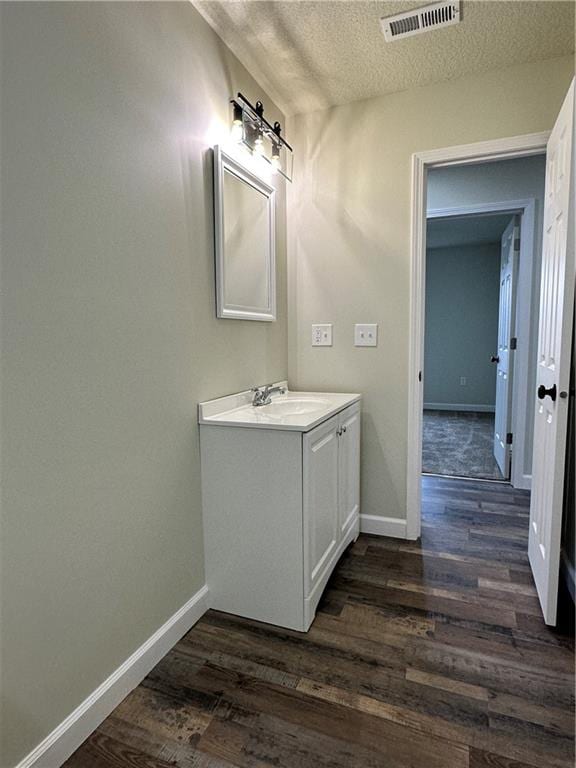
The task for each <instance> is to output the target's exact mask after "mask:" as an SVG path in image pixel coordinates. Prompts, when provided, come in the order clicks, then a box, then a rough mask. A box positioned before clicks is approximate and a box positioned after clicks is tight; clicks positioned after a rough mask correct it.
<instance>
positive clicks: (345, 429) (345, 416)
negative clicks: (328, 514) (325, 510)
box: [338, 403, 360, 537]
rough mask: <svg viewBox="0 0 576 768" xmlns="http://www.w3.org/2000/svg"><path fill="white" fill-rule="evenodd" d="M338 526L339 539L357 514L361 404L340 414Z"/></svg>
mask: <svg viewBox="0 0 576 768" xmlns="http://www.w3.org/2000/svg"><path fill="white" fill-rule="evenodd" d="M339 431H340V438H339V442H340V451H339V471H338V524H339V526H340V537H342V536H343V535H344V534H345V533H346V532H347V531H348V530H349V529H350V526H351V525H352V524H353V523H354V522H355V520H356V519H357V518H358V515H359V514H360V405H359V404H357V403H356V404H354V405H351V406H350V408H346V410H345V411H342V413H341V414H340V430H339Z"/></svg>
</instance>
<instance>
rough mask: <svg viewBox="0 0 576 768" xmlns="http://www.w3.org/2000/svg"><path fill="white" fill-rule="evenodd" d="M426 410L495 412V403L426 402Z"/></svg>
mask: <svg viewBox="0 0 576 768" xmlns="http://www.w3.org/2000/svg"><path fill="white" fill-rule="evenodd" d="M424 410H425V411H474V412H475V413H494V412H495V410H496V406H494V405H478V404H473V405H470V404H468V403H424Z"/></svg>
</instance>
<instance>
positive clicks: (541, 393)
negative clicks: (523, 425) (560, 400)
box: [538, 384, 556, 402]
mask: <svg viewBox="0 0 576 768" xmlns="http://www.w3.org/2000/svg"><path fill="white" fill-rule="evenodd" d="M546 395H548V397H549V398H550V400H552V402H554V400H556V384H553V385H552V386H551V387H550V388H549V389H546V387H545V386H544V384H540V386H539V387H538V398H539V399H540V400H544V398H545V397H546Z"/></svg>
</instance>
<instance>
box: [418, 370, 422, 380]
mask: <svg viewBox="0 0 576 768" xmlns="http://www.w3.org/2000/svg"><path fill="white" fill-rule="evenodd" d="M418 381H422V371H418Z"/></svg>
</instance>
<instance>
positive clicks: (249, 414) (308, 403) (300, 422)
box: [198, 381, 360, 432]
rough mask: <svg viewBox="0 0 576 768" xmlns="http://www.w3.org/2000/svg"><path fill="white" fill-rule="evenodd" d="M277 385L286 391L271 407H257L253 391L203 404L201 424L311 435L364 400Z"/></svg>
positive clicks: (343, 394)
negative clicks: (342, 411)
mask: <svg viewBox="0 0 576 768" xmlns="http://www.w3.org/2000/svg"><path fill="white" fill-rule="evenodd" d="M276 386H281V387H282V388H283V389H284V390H286V391H285V393H284V394H276V393H275V394H273V395H272V402H271V403H269V404H268V405H261V406H258V407H254V406H253V405H252V401H253V399H254V393H253V391H250V390H245V391H243V392H237V393H236V394H234V395H226V396H225V397H220V398H217V399H216V400H208V401H206V402H203V403H200V404H199V406H198V421H199V423H200V424H204V425H207V426H208V425H210V426H219V427H221V426H222V427H224V426H228V427H247V428H249V429H284V430H295V431H299V432H307V431H308V430H310V429H313V428H314V427H315V426H316V425H317V424H320V423H321V422H322V421H324V420H325V419H327V418H330V417H331V416H333V415H334V414H336V413H338V411H341V410H342V409H344V408H346V407H347V406H349V405H351V404H352V403H355V402H358V401H359V400H360V395H358V394H348V393H342V392H337V393H336V392H290V391H288V385H287V383H286V382H285V381H283V382H278V383H277V384H276Z"/></svg>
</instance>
